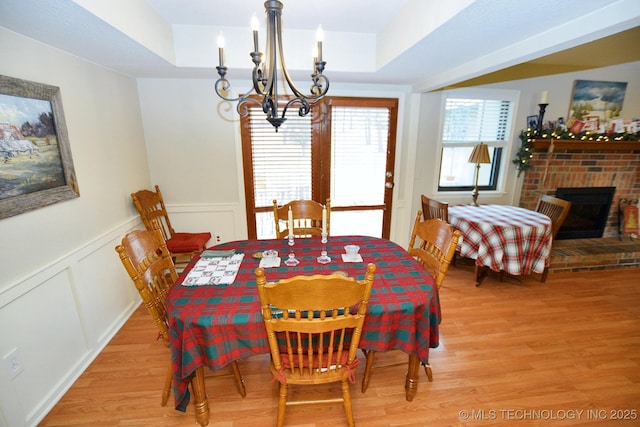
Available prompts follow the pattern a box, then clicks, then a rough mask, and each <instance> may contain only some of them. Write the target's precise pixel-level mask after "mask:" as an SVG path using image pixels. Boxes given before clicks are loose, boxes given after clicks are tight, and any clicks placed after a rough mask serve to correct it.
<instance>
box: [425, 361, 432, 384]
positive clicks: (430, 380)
mask: <svg viewBox="0 0 640 427" xmlns="http://www.w3.org/2000/svg"><path fill="white" fill-rule="evenodd" d="M423 366H424V372H425V373H426V374H427V378H428V379H429V382H433V371H432V370H431V365H430V364H429V363H424V364H423Z"/></svg>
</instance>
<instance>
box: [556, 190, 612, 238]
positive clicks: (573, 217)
mask: <svg viewBox="0 0 640 427" xmlns="http://www.w3.org/2000/svg"><path fill="white" fill-rule="evenodd" d="M615 191H616V187H580V188H569V187H567V188H558V189H557V190H556V197H558V198H560V199H564V200H569V201H570V202H571V210H570V211H569V214H568V215H567V218H566V219H565V220H564V223H563V224H562V226H561V227H560V231H558V235H557V236H556V240H563V239H565V240H566V239H588V238H594V237H602V234H603V233H604V229H605V227H606V225H607V218H608V217H609V209H611V201H612V200H613V195H614V193H615Z"/></svg>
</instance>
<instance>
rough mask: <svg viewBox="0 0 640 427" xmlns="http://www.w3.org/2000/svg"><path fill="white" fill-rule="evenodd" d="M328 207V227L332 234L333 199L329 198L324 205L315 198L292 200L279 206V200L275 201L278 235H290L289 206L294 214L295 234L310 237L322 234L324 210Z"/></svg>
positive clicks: (275, 221)
mask: <svg viewBox="0 0 640 427" xmlns="http://www.w3.org/2000/svg"><path fill="white" fill-rule="evenodd" d="M325 207H326V216H327V218H326V221H327V224H326V229H327V235H329V234H330V225H331V199H327V202H326V204H325V205H324V206H323V205H322V204H321V203H318V202H316V201H314V200H292V201H290V202H289V203H287V204H285V205H282V206H278V202H277V200H274V201H273V220H274V223H275V227H276V237H277V238H278V239H284V238H285V237H287V236H288V235H289V224H288V218H289V208H291V212H292V215H293V236H294V237H296V238H299V237H310V236H321V235H322V211H323V208H325Z"/></svg>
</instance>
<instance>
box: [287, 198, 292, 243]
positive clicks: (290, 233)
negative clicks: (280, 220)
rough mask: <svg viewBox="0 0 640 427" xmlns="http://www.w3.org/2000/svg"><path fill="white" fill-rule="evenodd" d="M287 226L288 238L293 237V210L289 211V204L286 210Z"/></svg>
mask: <svg viewBox="0 0 640 427" xmlns="http://www.w3.org/2000/svg"><path fill="white" fill-rule="evenodd" d="M288 215H289V217H288V221H287V224H288V228H289V240H291V239H293V212H292V211H291V206H289V212H288Z"/></svg>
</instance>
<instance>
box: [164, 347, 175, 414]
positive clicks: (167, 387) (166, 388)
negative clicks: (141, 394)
mask: <svg viewBox="0 0 640 427" xmlns="http://www.w3.org/2000/svg"><path fill="white" fill-rule="evenodd" d="M172 379H173V368H172V366H171V359H169V369H167V376H166V378H165V379H164V389H163V390H162V406H167V402H168V401H169V395H170V394H171V380H172Z"/></svg>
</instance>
